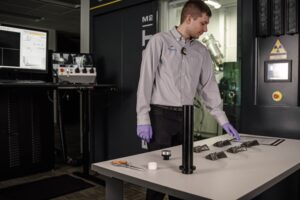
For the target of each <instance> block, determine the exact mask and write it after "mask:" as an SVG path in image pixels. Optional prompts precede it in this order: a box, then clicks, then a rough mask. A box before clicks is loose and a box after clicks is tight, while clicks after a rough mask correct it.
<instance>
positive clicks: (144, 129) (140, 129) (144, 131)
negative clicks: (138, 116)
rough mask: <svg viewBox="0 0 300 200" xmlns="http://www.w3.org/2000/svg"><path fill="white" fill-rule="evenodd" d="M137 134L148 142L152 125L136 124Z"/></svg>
mask: <svg viewBox="0 0 300 200" xmlns="http://www.w3.org/2000/svg"><path fill="white" fill-rule="evenodd" d="M136 130H137V135H138V136H139V137H140V138H141V139H142V140H145V141H146V142H148V143H149V142H150V139H151V138H152V134H153V133H152V127H151V125H150V124H146V125H137V127H136Z"/></svg>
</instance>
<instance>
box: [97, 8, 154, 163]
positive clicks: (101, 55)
mask: <svg viewBox="0 0 300 200" xmlns="http://www.w3.org/2000/svg"><path fill="white" fill-rule="evenodd" d="M156 11H157V2H148V3H143V4H139V5H136V6H133V7H129V8H124V9H122V10H118V11H115V12H110V13H107V14H102V15H98V16H94V18H93V22H92V24H93V25H92V28H93V30H92V34H93V35H92V52H93V53H94V54H95V57H96V61H97V64H98V68H97V70H98V83H112V84H116V85H117V87H118V88H119V90H120V91H119V92H118V93H117V94H115V95H113V96H112V97H109V103H108V105H107V103H106V104H105V102H104V101H103V99H101V95H96V97H95V100H94V119H95V122H96V123H95V127H94V141H92V143H94V144H93V145H92V146H94V147H95V152H94V156H95V160H96V161H99V160H104V159H109V158H115V157H120V156H126V155H131V154H136V153H138V152H141V142H140V140H139V139H138V138H137V136H136V111H135V106H136V92H137V85H138V79H139V71H140V63H141V58H142V50H143V48H144V46H143V41H144V43H145V44H146V42H147V41H148V38H149V37H148V36H151V35H152V34H154V33H155V32H156V23H155V22H156V20H155V16H156ZM143 19H144V21H143ZM145 21H146V22H148V23H147V25H146V26H145ZM143 22H144V23H143ZM143 34H144V36H143ZM104 104H105V105H106V106H103V105H104ZM104 107H105V108H106V110H107V113H108V114H107V119H105V117H103V116H102V115H101V113H103V108H104ZM105 123H106V124H105ZM105 126H107V128H103V127H105Z"/></svg>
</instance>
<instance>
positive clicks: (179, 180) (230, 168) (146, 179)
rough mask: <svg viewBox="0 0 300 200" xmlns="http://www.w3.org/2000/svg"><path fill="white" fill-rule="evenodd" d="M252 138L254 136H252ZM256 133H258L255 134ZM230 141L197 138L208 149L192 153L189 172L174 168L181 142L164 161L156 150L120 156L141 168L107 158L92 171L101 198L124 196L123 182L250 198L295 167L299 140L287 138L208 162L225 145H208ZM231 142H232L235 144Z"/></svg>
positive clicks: (190, 194)
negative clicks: (99, 178)
mask: <svg viewBox="0 0 300 200" xmlns="http://www.w3.org/2000/svg"><path fill="white" fill-rule="evenodd" d="M255 137H256V136H255ZM257 137H259V136H257ZM225 139H230V138H229V136H228V135H222V136H218V137H214V138H209V139H206V140H201V141H197V142H195V143H194V146H196V145H203V144H207V145H209V148H210V150H209V151H205V152H201V153H194V165H195V166H196V170H195V171H194V173H193V174H189V175H186V174H182V173H181V171H180V170H179V166H180V165H181V164H182V160H181V146H176V147H172V148H168V149H170V150H171V151H172V156H171V158H170V160H163V159H162V156H161V150H158V151H153V152H148V153H143V154H138V155H134V156H129V157H123V158H120V159H121V160H127V161H129V162H131V163H132V164H134V165H136V166H141V167H144V168H145V169H146V170H145V171H136V170H133V169H128V168H121V167H115V166H112V165H111V161H104V162H99V163H94V164H92V170H94V171H96V172H97V173H99V174H102V175H104V176H106V177H108V178H107V180H106V199H109V200H121V199H123V181H125V182H129V183H133V184H136V185H140V186H143V187H146V188H151V189H154V190H157V191H161V192H163V193H167V194H171V195H173V196H177V197H179V198H183V199H190V200H196V199H217V200H218V199H220V200H227V199H228V200H232V199H251V198H253V197H255V196H257V195H259V194H261V193H262V192H263V191H265V190H267V189H269V188H271V187H272V186H273V185H275V184H276V183H278V182H280V181H281V180H283V179H284V178H286V177H288V176H289V175H291V174H293V173H296V172H297V171H299V169H300V140H293V139H286V140H285V141H284V142H283V143H281V144H280V145H278V146H269V145H259V146H254V147H251V148H248V149H247V151H244V152H240V153H238V154H231V153H227V152H226V155H227V156H228V158H224V159H220V160H216V161H211V160H207V159H206V158H205V155H207V154H209V153H212V152H216V151H223V150H224V151H225V150H226V149H228V148H229V147H230V146H226V147H223V148H218V147H214V146H212V144H213V143H215V142H217V141H220V140H225ZM237 145H239V143H236V142H234V143H233V144H232V145H231V146H237ZM150 161H154V162H157V163H158V169H157V170H154V171H153V170H148V169H147V163H148V162H150Z"/></svg>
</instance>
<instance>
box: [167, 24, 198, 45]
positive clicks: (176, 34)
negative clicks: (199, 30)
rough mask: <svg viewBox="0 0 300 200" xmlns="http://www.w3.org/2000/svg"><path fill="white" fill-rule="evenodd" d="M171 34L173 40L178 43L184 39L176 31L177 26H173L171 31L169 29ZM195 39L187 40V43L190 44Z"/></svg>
mask: <svg viewBox="0 0 300 200" xmlns="http://www.w3.org/2000/svg"><path fill="white" fill-rule="evenodd" d="M171 33H172V34H173V36H174V37H175V39H176V40H177V41H178V42H179V41H181V40H184V41H185V39H184V38H183V37H182V35H181V34H180V33H179V32H178V31H177V26H174V27H173V28H172V29H171ZM194 40H195V39H193V38H192V39H188V40H187V42H189V43H192V42H193V41H194Z"/></svg>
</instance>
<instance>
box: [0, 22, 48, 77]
mask: <svg viewBox="0 0 300 200" xmlns="http://www.w3.org/2000/svg"><path fill="white" fill-rule="evenodd" d="M0 57H1V58H0V68H6V69H17V70H28V71H32V70H34V71H38V72H47V32H46V31H37V30H30V29H25V28H19V27H10V26H3V25H0Z"/></svg>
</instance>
